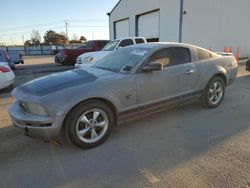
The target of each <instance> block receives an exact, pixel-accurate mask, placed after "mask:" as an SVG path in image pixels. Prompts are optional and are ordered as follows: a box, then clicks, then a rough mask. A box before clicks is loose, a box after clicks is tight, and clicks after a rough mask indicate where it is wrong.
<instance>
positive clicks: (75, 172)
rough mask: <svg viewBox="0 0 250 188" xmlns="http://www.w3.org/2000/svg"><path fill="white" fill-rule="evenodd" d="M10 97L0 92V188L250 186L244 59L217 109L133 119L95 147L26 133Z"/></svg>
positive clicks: (249, 79) (249, 86) (249, 98)
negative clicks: (11, 111)
mask: <svg viewBox="0 0 250 188" xmlns="http://www.w3.org/2000/svg"><path fill="white" fill-rule="evenodd" d="M49 66H52V65H49ZM53 66H54V65H53ZM42 72H43V71H42ZM45 72H46V71H45ZM29 74H32V73H29ZM38 74H43V73H41V72H40V73H38ZM45 74H47V73H45ZM20 76H24V75H20ZM38 76H39V75H38ZM18 77H19V76H18ZM12 100H13V98H11V97H10V95H9V92H8V91H7V92H2V93H0V105H1V106H0V187H1V188H5V187H6V188H9V187H18V188H20V187H25V188H28V187H36V188H39V187H105V188H113V187H124V188H127V187H199V188H200V187H220V188H221V187H245V188H247V187H250V144H249V143H250V123H249V118H250V74H249V73H248V72H245V71H244V67H243V66H242V67H240V71H239V77H238V78H237V80H236V81H235V82H234V83H233V84H232V85H231V86H229V87H228V88H227V89H226V94H225V98H224V101H223V103H222V104H221V105H220V106H219V107H218V108H216V109H206V108H202V107H201V106H200V105H199V104H198V103H196V104H191V105H187V106H183V107H181V108H177V109H172V110H168V111H164V112H161V113H158V114H154V115H152V116H148V117H145V118H143V119H139V120H136V121H133V122H129V123H126V124H123V125H120V126H118V127H116V128H115V129H114V130H113V132H112V134H111V135H110V137H109V138H108V140H107V141H106V142H105V143H104V144H102V145H101V146H99V147H97V148H94V149H91V150H82V149H79V148H77V147H75V146H74V145H72V144H70V143H68V142H67V141H65V140H64V139H61V140H59V141H51V142H45V141H43V140H39V139H33V138H29V137H26V136H24V135H23V133H22V131H20V130H19V129H17V128H15V127H13V126H12V125H11V123H10V121H9V118H8V116H7V113H6V112H7V107H8V105H9V104H10V103H11V102H12Z"/></svg>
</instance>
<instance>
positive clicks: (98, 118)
mask: <svg viewBox="0 0 250 188" xmlns="http://www.w3.org/2000/svg"><path fill="white" fill-rule="evenodd" d="M113 125H114V118H113V113H112V110H111V109H110V108H109V107H108V106H107V105H106V104H104V103H102V102H101V101H98V100H93V101H89V102H85V103H82V104H80V105H78V106H77V107H76V108H75V109H74V110H73V111H72V112H71V113H70V114H69V116H68V118H67V120H66V134H67V135H68V138H69V139H70V141H71V142H72V143H73V144H74V145H76V146H78V147H81V148H84V149H89V148H93V147H96V146H98V145H100V144H102V143H103V142H104V141H105V140H106V139H107V138H108V136H109V134H110V133H111V130H112V128H113Z"/></svg>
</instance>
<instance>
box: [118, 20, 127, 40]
mask: <svg viewBox="0 0 250 188" xmlns="http://www.w3.org/2000/svg"><path fill="white" fill-rule="evenodd" d="M123 37H129V19H125V20H121V21H117V22H115V38H123Z"/></svg>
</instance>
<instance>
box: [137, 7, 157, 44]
mask: <svg viewBox="0 0 250 188" xmlns="http://www.w3.org/2000/svg"><path fill="white" fill-rule="evenodd" d="M159 30H160V14H159V11H154V12H150V13H146V14H143V15H140V16H139V17H138V36H140V37H145V38H146V39H147V40H150V39H151V40H152V41H157V40H159V35H160V31H159Z"/></svg>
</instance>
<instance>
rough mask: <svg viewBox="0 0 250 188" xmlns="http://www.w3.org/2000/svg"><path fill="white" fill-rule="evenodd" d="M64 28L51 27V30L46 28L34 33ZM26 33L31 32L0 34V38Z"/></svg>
mask: <svg viewBox="0 0 250 188" xmlns="http://www.w3.org/2000/svg"><path fill="white" fill-rule="evenodd" d="M64 27H65V26H59V27H53V28H46V29H38V30H36V31H47V30H53V29H61V28H64ZM27 33H31V31H26V32H18V33H6V34H5V33H4V34H0V35H1V36H13V35H20V34H27Z"/></svg>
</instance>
